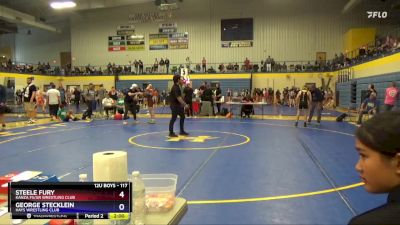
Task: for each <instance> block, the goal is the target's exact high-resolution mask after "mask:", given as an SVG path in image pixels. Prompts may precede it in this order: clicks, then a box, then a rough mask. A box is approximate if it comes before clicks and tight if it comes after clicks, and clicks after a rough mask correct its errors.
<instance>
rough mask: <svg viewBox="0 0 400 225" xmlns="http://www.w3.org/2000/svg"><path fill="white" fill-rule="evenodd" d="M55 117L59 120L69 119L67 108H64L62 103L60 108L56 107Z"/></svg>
mask: <svg viewBox="0 0 400 225" xmlns="http://www.w3.org/2000/svg"><path fill="white" fill-rule="evenodd" d="M57 118H58V120H59V121H61V122H68V121H69V119H68V117H67V110H66V109H65V106H64V104H61V105H60V108H59V109H58V112H57Z"/></svg>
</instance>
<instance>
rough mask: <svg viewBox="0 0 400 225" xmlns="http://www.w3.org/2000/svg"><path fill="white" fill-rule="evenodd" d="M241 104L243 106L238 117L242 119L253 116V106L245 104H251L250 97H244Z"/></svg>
mask: <svg viewBox="0 0 400 225" xmlns="http://www.w3.org/2000/svg"><path fill="white" fill-rule="evenodd" d="M242 103H243V104H242V107H241V110H240V117H241V118H244V117H246V116H247V117H248V118H250V115H251V114H253V115H254V106H253V105H251V104H246V103H253V99H252V98H251V97H250V96H245V97H244V98H243V99H242Z"/></svg>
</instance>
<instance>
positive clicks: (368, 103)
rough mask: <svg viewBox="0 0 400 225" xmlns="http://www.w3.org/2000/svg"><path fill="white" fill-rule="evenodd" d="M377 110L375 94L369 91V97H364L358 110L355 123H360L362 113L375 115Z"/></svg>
mask: <svg viewBox="0 0 400 225" xmlns="http://www.w3.org/2000/svg"><path fill="white" fill-rule="evenodd" d="M377 112H378V100H377V99H376V94H375V93H371V94H370V96H369V98H367V99H365V100H364V102H363V103H362V105H361V107H360V110H359V112H358V120H357V124H361V122H362V117H363V115H364V114H369V115H375V114H376V113H377Z"/></svg>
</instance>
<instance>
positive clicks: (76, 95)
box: [74, 90, 81, 100]
mask: <svg viewBox="0 0 400 225" xmlns="http://www.w3.org/2000/svg"><path fill="white" fill-rule="evenodd" d="M74 95H75V99H76V100H80V99H81V92H80V91H78V90H75V91H74Z"/></svg>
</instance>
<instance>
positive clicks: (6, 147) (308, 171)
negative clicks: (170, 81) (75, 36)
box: [0, 115, 385, 224]
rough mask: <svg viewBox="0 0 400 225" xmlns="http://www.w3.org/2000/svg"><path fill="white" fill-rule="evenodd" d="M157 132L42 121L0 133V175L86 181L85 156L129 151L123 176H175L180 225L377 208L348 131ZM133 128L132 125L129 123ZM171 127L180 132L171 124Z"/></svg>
mask: <svg viewBox="0 0 400 225" xmlns="http://www.w3.org/2000/svg"><path fill="white" fill-rule="evenodd" d="M163 117H164V118H160V119H157V124H156V125H149V124H147V123H146V121H147V119H145V118H143V116H142V117H139V121H140V122H139V124H131V123H130V124H129V125H126V126H123V125H122V122H121V121H113V120H94V121H93V122H90V123H88V122H83V121H82V122H72V123H49V124H41V125H34V126H29V127H21V128H12V129H8V130H6V131H5V132H2V133H0V134H1V135H0V174H6V173H9V172H11V171H24V170H39V171H43V172H46V173H50V174H56V175H57V176H58V177H59V178H60V179H61V180H62V181H76V180H78V174H80V173H88V174H89V177H90V178H91V175H92V154H93V153H95V152H98V151H104V150H126V151H127V152H128V158H129V159H128V160H129V171H130V172H131V171H133V170H140V171H141V172H142V173H175V174H178V175H179V180H178V186H177V195H179V196H182V197H184V198H185V199H187V200H188V201H189V202H188V203H189V210H188V212H187V213H186V215H185V216H184V217H183V219H182V221H181V224H346V223H347V222H348V220H349V219H350V218H351V217H352V216H353V215H355V214H359V213H361V212H363V211H365V210H368V209H370V208H373V207H376V206H378V205H380V204H382V203H383V202H384V201H385V196H375V195H370V194H368V193H366V192H365V191H364V188H363V187H362V186H360V185H361V184H360V183H359V182H360V179H359V177H358V175H357V173H356V171H355V170H354V164H355V163H356V161H357V158H358V156H357V153H356V151H355V150H354V137H353V133H354V130H355V127H354V126H353V125H351V124H348V123H336V122H330V121H323V122H322V125H321V127H319V128H316V127H315V126H310V127H307V128H303V127H299V128H295V127H293V121H288V120H256V119H253V120H250V119H242V120H240V119H233V120H227V119H186V130H187V131H188V132H189V133H190V137H189V138H178V139H173V140H171V139H168V138H167V137H166V136H167V134H168V132H167V129H168V128H167V127H168V122H169V120H168V118H166V117H167V115H165V116H163ZM130 122H131V121H130ZM175 129H176V130H177V129H178V122H177V123H176V126H175Z"/></svg>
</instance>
